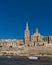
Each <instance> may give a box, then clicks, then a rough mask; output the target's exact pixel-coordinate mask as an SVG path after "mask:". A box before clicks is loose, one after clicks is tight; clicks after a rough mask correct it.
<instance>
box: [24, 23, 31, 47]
mask: <svg viewBox="0 0 52 65" xmlns="http://www.w3.org/2000/svg"><path fill="white" fill-rule="evenodd" d="M29 42H30V31H29V29H28V22H27V23H26V30H25V46H28V45H29Z"/></svg>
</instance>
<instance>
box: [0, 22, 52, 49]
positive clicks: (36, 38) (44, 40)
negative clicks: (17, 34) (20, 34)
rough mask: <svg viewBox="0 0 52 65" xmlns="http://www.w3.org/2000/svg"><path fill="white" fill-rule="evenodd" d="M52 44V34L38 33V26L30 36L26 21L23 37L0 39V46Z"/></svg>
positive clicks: (15, 46)
mask: <svg viewBox="0 0 52 65" xmlns="http://www.w3.org/2000/svg"><path fill="white" fill-rule="evenodd" d="M49 45H52V36H43V35H41V34H40V33H39V31H38V28H36V32H35V33H34V34H33V35H31V36H30V31H29V28H28V23H27V24H26V29H25V32H24V39H0V48H1V47H5V48H6V47H9V48H18V47H19V46H49Z"/></svg>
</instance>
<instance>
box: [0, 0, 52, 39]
mask: <svg viewBox="0 0 52 65" xmlns="http://www.w3.org/2000/svg"><path fill="white" fill-rule="evenodd" d="M27 21H28V23H29V30H30V33H31V35H32V34H33V33H34V32H35V29H36V27H38V29H39V32H40V33H41V34H42V35H46V36H47V35H52V0H0V38H2V39H6V38H7V39H8V38H23V37H24V31H25V28H26V22H27Z"/></svg>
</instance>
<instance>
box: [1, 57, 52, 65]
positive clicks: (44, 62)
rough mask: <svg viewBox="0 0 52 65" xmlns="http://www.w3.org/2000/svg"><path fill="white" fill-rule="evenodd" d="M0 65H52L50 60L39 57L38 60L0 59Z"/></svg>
mask: <svg viewBox="0 0 52 65" xmlns="http://www.w3.org/2000/svg"><path fill="white" fill-rule="evenodd" d="M0 65H52V58H49V57H40V58H39V59H38V60H29V59H27V58H0Z"/></svg>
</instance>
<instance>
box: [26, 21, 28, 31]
mask: <svg viewBox="0 0 52 65" xmlns="http://www.w3.org/2000/svg"><path fill="white" fill-rule="evenodd" d="M26 30H28V22H27V23H26Z"/></svg>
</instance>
